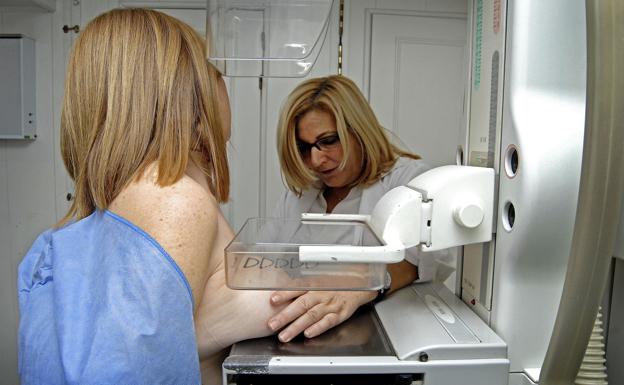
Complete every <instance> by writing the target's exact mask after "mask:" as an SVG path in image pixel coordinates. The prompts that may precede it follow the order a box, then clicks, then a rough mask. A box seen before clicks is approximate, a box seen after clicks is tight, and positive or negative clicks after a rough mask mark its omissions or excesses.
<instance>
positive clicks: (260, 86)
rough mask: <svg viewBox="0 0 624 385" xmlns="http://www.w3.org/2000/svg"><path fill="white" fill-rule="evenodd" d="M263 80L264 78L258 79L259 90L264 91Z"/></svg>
mask: <svg viewBox="0 0 624 385" xmlns="http://www.w3.org/2000/svg"><path fill="white" fill-rule="evenodd" d="M262 79H263V78H262V77H259V78H258V88H259V89H262Z"/></svg>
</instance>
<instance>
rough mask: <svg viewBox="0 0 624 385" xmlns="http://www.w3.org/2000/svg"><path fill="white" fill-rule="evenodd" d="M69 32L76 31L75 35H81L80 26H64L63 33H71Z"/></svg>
mask: <svg viewBox="0 0 624 385" xmlns="http://www.w3.org/2000/svg"><path fill="white" fill-rule="evenodd" d="M69 31H74V33H79V32H80V26H79V25H78V24H76V25H74V26H73V27H70V26H68V25H64V26H63V32H65V33H69Z"/></svg>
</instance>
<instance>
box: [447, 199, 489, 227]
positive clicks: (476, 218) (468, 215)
mask: <svg viewBox="0 0 624 385" xmlns="http://www.w3.org/2000/svg"><path fill="white" fill-rule="evenodd" d="M453 218H455V222H457V223H458V224H459V225H460V226H464V227H467V228H469V229H474V228H475V227H477V226H479V225H480V224H481V222H483V208H482V207H481V206H479V205H478V204H476V203H467V204H463V205H461V206H457V207H456V208H455V210H454V211H453Z"/></svg>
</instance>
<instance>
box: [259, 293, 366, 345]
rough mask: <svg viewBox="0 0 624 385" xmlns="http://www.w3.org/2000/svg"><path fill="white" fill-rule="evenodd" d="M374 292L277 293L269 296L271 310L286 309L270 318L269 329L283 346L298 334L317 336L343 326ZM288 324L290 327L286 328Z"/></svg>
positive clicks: (309, 336) (310, 336)
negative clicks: (283, 343) (274, 307)
mask: <svg viewBox="0 0 624 385" xmlns="http://www.w3.org/2000/svg"><path fill="white" fill-rule="evenodd" d="M376 295H377V292H376V291H308V292H305V291H278V292H274V293H273V294H272V295H271V303H272V304H273V305H274V306H284V305H288V306H286V307H285V308H284V309H283V310H282V311H280V312H279V314H277V315H276V316H274V317H272V318H271V319H270V320H269V322H268V326H269V328H270V329H271V330H272V331H277V330H279V329H281V328H283V327H285V326H286V325H288V326H287V327H286V328H285V329H284V330H282V331H281V332H280V334H279V339H280V341H282V342H288V341H290V340H291V339H293V338H294V337H296V336H297V335H298V334H299V333H301V332H303V334H304V335H305V336H306V337H308V338H312V337H316V336H318V335H319V334H322V333H323V332H325V331H327V330H329V329H331V328H333V327H334V326H336V325H339V324H340V323H342V322H344V321H345V320H346V319H348V318H349V317H351V315H352V314H353V313H354V312H355V311H356V310H357V308H358V307H360V306H361V305H363V304H365V303H368V302H370V301H372V300H373V299H374V298H375V296H376ZM289 324H290V325H289Z"/></svg>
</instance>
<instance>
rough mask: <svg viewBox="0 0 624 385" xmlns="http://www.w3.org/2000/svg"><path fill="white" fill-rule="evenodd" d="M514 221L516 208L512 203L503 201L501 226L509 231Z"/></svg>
mask: <svg viewBox="0 0 624 385" xmlns="http://www.w3.org/2000/svg"><path fill="white" fill-rule="evenodd" d="M515 222H516V208H515V207H514V205H513V203H511V202H507V203H505V207H504V208H503V228H504V229H505V230H507V231H511V230H512V229H513V227H514V223H515Z"/></svg>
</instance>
